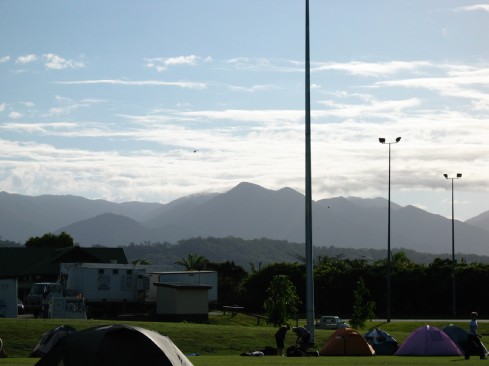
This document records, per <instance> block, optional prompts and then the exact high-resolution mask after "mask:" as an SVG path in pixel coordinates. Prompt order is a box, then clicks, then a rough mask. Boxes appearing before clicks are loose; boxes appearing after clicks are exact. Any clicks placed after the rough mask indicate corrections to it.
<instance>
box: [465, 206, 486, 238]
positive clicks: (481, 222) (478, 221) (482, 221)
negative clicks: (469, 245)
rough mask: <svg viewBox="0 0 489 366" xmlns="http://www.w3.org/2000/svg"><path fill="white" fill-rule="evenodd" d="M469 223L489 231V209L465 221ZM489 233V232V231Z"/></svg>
mask: <svg viewBox="0 0 489 366" xmlns="http://www.w3.org/2000/svg"><path fill="white" fill-rule="evenodd" d="M465 222H466V223H467V224H470V225H474V226H477V227H479V228H481V229H484V230H487V231H489V211H486V212H483V213H481V214H480V215H477V216H475V217H473V218H471V219H468V220H467V221H465ZM488 235H489V233H488Z"/></svg>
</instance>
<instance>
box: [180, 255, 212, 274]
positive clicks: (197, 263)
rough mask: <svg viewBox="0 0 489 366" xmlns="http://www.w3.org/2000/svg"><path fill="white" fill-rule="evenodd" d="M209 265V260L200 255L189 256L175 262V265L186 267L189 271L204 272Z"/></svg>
mask: <svg viewBox="0 0 489 366" xmlns="http://www.w3.org/2000/svg"><path fill="white" fill-rule="evenodd" d="M208 263H209V260H208V259H207V258H206V257H204V256H202V255H199V254H189V255H187V256H186V257H185V258H182V259H180V260H179V261H176V262H175V264H178V265H179V266H182V267H184V268H185V270H187V271H202V270H204V269H206V268H207V264H208Z"/></svg>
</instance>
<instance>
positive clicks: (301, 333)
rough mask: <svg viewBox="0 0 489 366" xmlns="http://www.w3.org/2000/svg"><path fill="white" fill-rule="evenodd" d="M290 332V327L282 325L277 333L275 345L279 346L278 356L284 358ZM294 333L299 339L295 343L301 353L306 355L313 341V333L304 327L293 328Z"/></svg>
mask: <svg viewBox="0 0 489 366" xmlns="http://www.w3.org/2000/svg"><path fill="white" fill-rule="evenodd" d="M289 330H290V325H288V324H286V325H282V326H281V327H280V328H278V330H277V332H276V333H275V343H276V344H277V356H284V354H283V351H284V347H285V338H286V335H287V331H289ZM292 332H294V333H295V335H296V336H297V339H296V341H295V343H296V345H297V347H298V348H299V350H300V351H301V352H304V353H306V352H307V349H308V348H309V345H310V344H309V342H310V340H311V333H310V332H309V331H308V330H307V329H306V328H304V327H293V328H292Z"/></svg>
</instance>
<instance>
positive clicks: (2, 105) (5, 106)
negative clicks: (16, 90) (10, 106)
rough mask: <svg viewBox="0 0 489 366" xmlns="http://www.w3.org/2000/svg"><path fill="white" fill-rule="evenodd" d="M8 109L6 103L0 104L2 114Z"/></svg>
mask: <svg viewBox="0 0 489 366" xmlns="http://www.w3.org/2000/svg"><path fill="white" fill-rule="evenodd" d="M5 108H7V104H5V103H0V112H3V111H4V110H5Z"/></svg>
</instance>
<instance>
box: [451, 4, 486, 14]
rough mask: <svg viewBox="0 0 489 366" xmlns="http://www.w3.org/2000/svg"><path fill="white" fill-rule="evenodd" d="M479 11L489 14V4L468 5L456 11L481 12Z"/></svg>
mask: <svg viewBox="0 0 489 366" xmlns="http://www.w3.org/2000/svg"><path fill="white" fill-rule="evenodd" d="M479 10H482V11H486V12H488V13H489V4H474V5H467V6H461V7H459V8H456V9H455V11H479Z"/></svg>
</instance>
